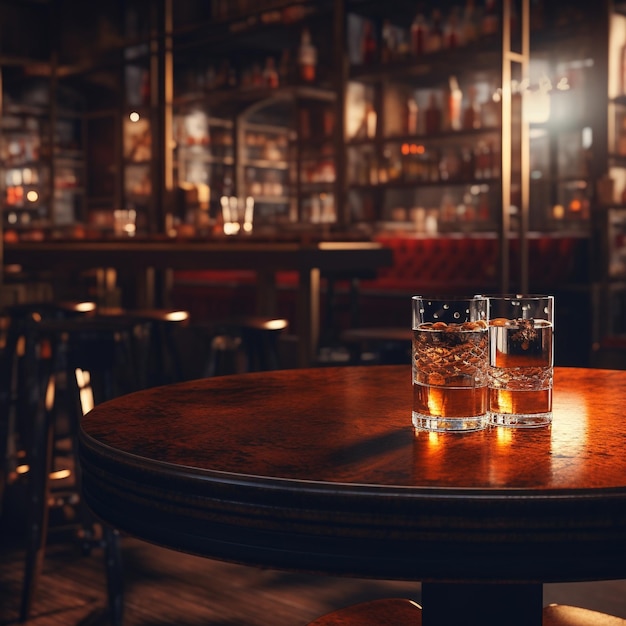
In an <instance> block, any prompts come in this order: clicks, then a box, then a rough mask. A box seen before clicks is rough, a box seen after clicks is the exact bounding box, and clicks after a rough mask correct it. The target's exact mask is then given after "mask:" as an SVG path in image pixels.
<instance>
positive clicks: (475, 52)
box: [349, 36, 500, 86]
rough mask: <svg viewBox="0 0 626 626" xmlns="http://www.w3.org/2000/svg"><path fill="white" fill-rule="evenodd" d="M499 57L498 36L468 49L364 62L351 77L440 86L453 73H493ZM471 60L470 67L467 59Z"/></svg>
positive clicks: (468, 46) (467, 47)
mask: <svg viewBox="0 0 626 626" xmlns="http://www.w3.org/2000/svg"><path fill="white" fill-rule="evenodd" d="M498 54H500V47H499V41H498V39H497V37H495V36H494V37H489V38H486V39H481V40H480V41H476V42H473V43H472V44H468V45H467V46H463V47H459V48H455V49H447V50H439V51H437V52H429V53H424V54H421V55H419V56H414V55H407V56H406V57H405V58H398V59H394V60H391V61H388V62H382V61H376V62H374V63H361V64H357V65H351V66H350V68H349V77H350V79H351V80H358V81H361V82H377V81H379V80H380V79H381V78H382V77H384V78H386V79H389V78H391V79H393V80H399V81H402V82H414V81H415V79H416V78H419V79H420V83H421V84H423V85H429V84H430V85H432V86H435V85H438V84H441V82H442V77H445V76H449V75H450V74H454V75H456V76H463V75H466V74H476V73H478V72H481V71H493V68H494V67H497V55H498ZM469 58H471V64H468V59H469Z"/></svg>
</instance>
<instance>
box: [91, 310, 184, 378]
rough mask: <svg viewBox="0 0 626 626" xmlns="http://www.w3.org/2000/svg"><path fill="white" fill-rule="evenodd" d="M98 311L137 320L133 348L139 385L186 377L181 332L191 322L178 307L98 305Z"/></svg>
mask: <svg viewBox="0 0 626 626" xmlns="http://www.w3.org/2000/svg"><path fill="white" fill-rule="evenodd" d="M98 315H100V316H102V317H112V318H118V319H124V318H125V319H127V320H128V321H129V322H130V323H134V324H135V333H134V344H133V345H134V351H135V361H136V365H137V368H138V370H137V372H138V374H139V376H140V377H141V378H140V379H139V381H138V384H139V387H140V388H146V387H154V386H157V385H166V384H169V383H176V382H180V381H181V380H183V378H184V371H183V363H182V357H181V354H180V349H179V341H178V335H177V333H179V332H180V331H181V329H182V328H184V327H186V326H188V325H189V312H188V311H184V310H179V309H120V308H99V309H98Z"/></svg>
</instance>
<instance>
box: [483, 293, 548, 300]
mask: <svg viewBox="0 0 626 626" xmlns="http://www.w3.org/2000/svg"><path fill="white" fill-rule="evenodd" d="M484 297H485V298H487V299H488V300H505V301H506V300H554V296H553V295H550V294H542V293H503V294H495V295H487V296H484Z"/></svg>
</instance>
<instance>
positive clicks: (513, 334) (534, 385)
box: [489, 319, 552, 415]
mask: <svg viewBox="0 0 626 626" xmlns="http://www.w3.org/2000/svg"><path fill="white" fill-rule="evenodd" d="M489 333H490V337H489V340H490V367H489V378H490V380H489V410H490V412H491V413H496V414H505V415H506V414H510V415H515V414H517V415H530V414H541V413H549V412H550V411H551V410H552V324H550V322H547V321H545V320H532V319H530V320H506V321H504V320H502V321H500V322H498V321H497V320H492V322H491V325H490V327H489Z"/></svg>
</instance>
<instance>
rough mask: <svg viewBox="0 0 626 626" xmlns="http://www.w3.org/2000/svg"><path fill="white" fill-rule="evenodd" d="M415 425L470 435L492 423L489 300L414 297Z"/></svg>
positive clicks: (427, 428) (477, 298)
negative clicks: (490, 413)
mask: <svg viewBox="0 0 626 626" xmlns="http://www.w3.org/2000/svg"><path fill="white" fill-rule="evenodd" d="M412 305H413V348H412V357H413V419H412V421H413V426H414V427H415V428H416V429H418V430H429V431H457V432H467V431H473V430H480V429H482V428H484V427H485V426H486V425H487V424H488V413H487V369H488V365H489V351H488V333H487V329H488V313H489V311H488V300H487V298H485V297H482V296H475V297H471V298H453V297H451V298H443V297H439V298H428V297H425V296H413V298H412Z"/></svg>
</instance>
